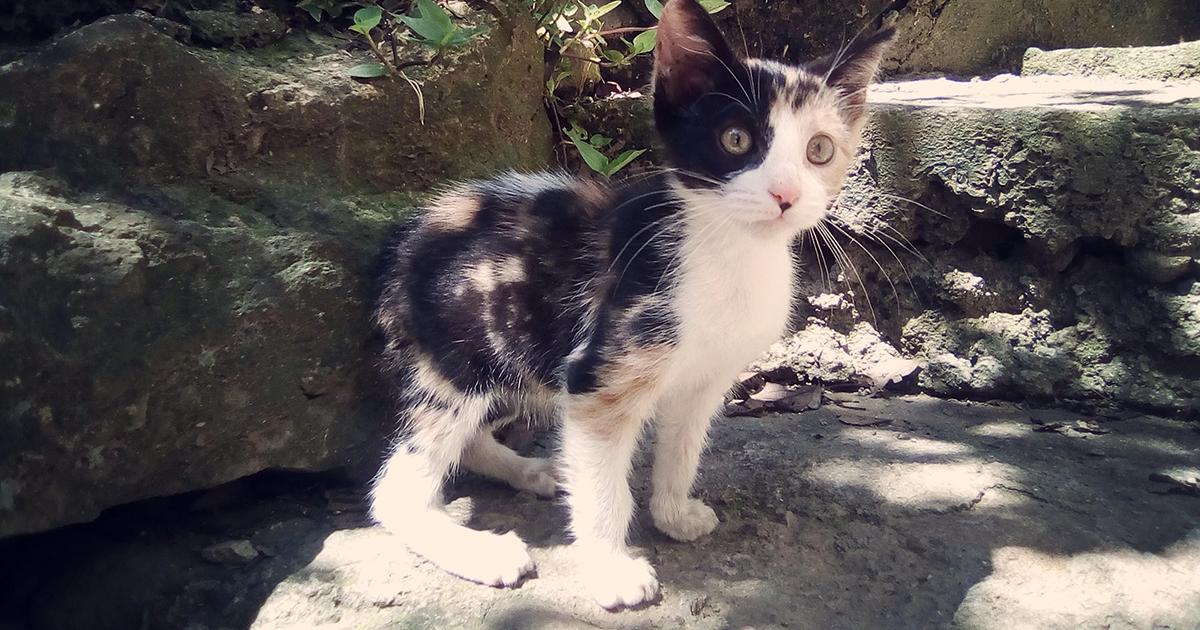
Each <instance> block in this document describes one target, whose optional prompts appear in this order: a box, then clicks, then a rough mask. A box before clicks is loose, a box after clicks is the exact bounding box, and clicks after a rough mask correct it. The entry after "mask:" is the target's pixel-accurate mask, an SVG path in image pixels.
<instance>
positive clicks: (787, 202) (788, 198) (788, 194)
mask: <svg viewBox="0 0 1200 630" xmlns="http://www.w3.org/2000/svg"><path fill="white" fill-rule="evenodd" d="M767 193H769V194H770V195H771V198H772V199H774V200H775V203H777V204H779V210H780V211H781V212H786V211H787V209H788V208H791V207H792V204H793V203H796V197H799V196H800V191H799V190H797V189H796V188H795V187H792V186H788V185H786V184H777V185H774V186H771V187H770V188H768V189H767Z"/></svg>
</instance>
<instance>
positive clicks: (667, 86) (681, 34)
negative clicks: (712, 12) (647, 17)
mask: <svg viewBox="0 0 1200 630" xmlns="http://www.w3.org/2000/svg"><path fill="white" fill-rule="evenodd" d="M736 63H737V59H736V58H735V57H734V56H733V52H732V51H731V50H730V49H729V44H728V43H726V42H725V37H724V36H722V35H721V31H720V30H718V29H717V25H716V23H715V22H713V19H712V17H710V16H709V15H708V11H705V10H704V7H702V6H700V3H698V2H696V0H668V2H667V5H666V6H665V7H664V8H663V11H662V17H660V18H659V20H658V35H657V43H656V44H655V46H654V96H655V98H656V99H666V101H667V102H669V103H670V104H672V105H685V104H687V103H690V102H692V101H694V100H695V99H697V98H699V97H700V96H703V95H704V94H705V93H707V92H708V91H709V90H711V89H712V87H713V84H714V80H715V79H716V77H717V76H718V75H719V74H720V73H723V72H732V71H733V70H732V68H734V66H735V64H736Z"/></svg>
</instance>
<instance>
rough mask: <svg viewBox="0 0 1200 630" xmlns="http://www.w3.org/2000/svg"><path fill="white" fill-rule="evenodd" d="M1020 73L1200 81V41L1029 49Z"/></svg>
mask: <svg viewBox="0 0 1200 630" xmlns="http://www.w3.org/2000/svg"><path fill="white" fill-rule="evenodd" d="M1021 74H1022V75H1023V76H1033V75H1042V74H1056V75H1078V76H1106V77H1111V76H1115V77H1125V78H1128V79H1159V80H1180V79H1200V41H1196V42H1185V43H1182V44H1175V45H1173V46H1139V47H1130V48H1064V49H1062V50H1042V49H1040V48H1030V49H1029V50H1026V51H1025V57H1024V59H1023V60H1022V62H1021Z"/></svg>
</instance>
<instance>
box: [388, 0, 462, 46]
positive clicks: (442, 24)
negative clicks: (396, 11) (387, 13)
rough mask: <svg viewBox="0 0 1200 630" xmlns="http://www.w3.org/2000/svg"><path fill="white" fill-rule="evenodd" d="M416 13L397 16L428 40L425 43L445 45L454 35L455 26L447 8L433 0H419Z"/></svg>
mask: <svg viewBox="0 0 1200 630" xmlns="http://www.w3.org/2000/svg"><path fill="white" fill-rule="evenodd" d="M414 11H415V14H414V15H399V16H396V17H398V18H399V19H400V21H401V22H404V23H405V24H406V25H407V26H408V28H410V29H412V31H413V32H414V33H416V34H417V35H419V36H420V37H421V39H423V40H426V41H425V42H423V43H426V44H433V45H434V46H438V47H440V46H444V45H445V42H447V41H449V40H450V38H451V37H453V35H454V30H455V28H456V27H455V26H454V23H453V22H451V21H450V15H449V14H448V13H446V10H445V9H443V8H442V7H440V6H438V5H437V3H435V2H433V1H432V0H417V4H416V8H415V9H414Z"/></svg>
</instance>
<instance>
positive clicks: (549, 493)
mask: <svg viewBox="0 0 1200 630" xmlns="http://www.w3.org/2000/svg"><path fill="white" fill-rule="evenodd" d="M529 462H530V463H529V465H527V466H526V467H525V470H523V471H521V476H520V477H519V478H518V479H517V480H516V481H515V482H514V483H513V487H514V488H516V489H517V490H525V491H527V492H532V493H534V494H536V495H538V496H539V497H545V498H550V499H552V498H554V495H555V493H557V492H558V479H556V478H555V477H554V460H552V459H549V458H545V457H530V458H529Z"/></svg>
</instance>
